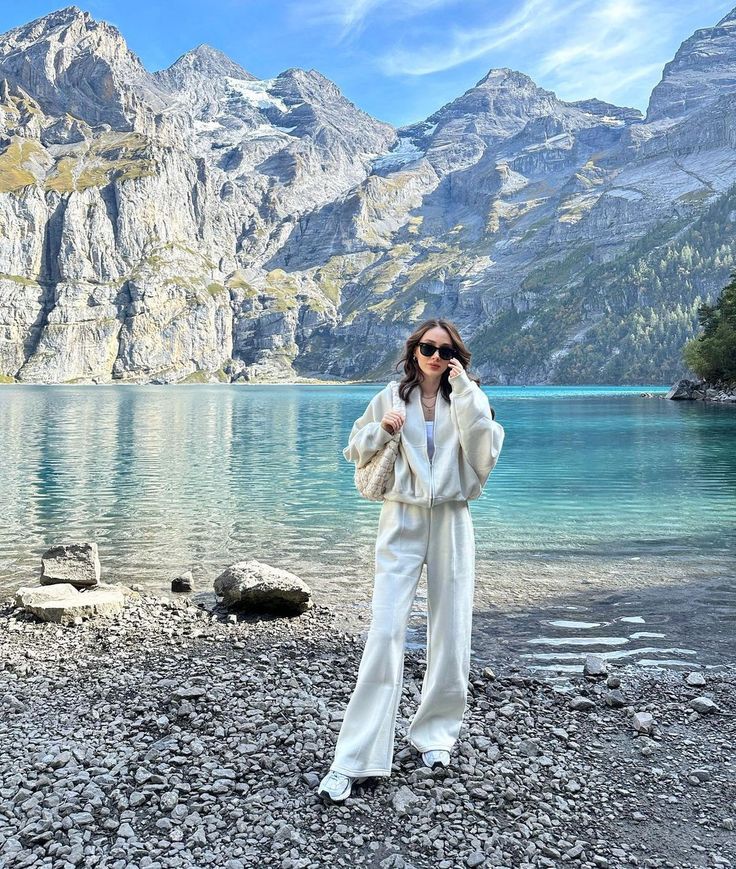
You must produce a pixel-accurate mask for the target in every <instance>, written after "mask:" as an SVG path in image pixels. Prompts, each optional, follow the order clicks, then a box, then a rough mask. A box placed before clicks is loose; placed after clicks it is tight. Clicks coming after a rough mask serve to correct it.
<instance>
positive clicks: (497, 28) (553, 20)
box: [379, 0, 589, 75]
mask: <svg viewBox="0 0 736 869" xmlns="http://www.w3.org/2000/svg"><path fill="white" fill-rule="evenodd" d="M588 2H589V0H573V2H568V3H560V2H556V0H524V2H523V3H522V5H521V7H520V8H519V10H518V11H516V12H514V13H512V14H511V15H509V16H508V17H507V18H506V19H504V20H503V21H501V22H500V23H499V24H491V25H487V26H485V27H473V28H458V27H455V28H452V29H451V31H450V33H449V34H442V37H443V38H442V40H441V41H438V43H437V44H436V45H426V43H425V44H423V45H422V46H420V47H419V48H406V47H397V48H394V49H392V50H390V51H388V52H386V53H385V54H384V55H383V56H382V57H381V58H380V60H379V63H380V66H381V68H382V70H383V71H384V72H385V73H387V74H389V75H428V74H430V73H435V72H442V71H443V70H446V69H451V68H452V67H455V66H460V65H461V64H463V63H467V62H468V61H470V60H475V59H477V58H479V57H483V56H484V55H487V54H490V53H491V52H492V51H493V50H494V49H498V48H502V47H505V46H510V45H513V44H515V43H521V42H523V41H525V40H527V39H529V37H530V36H532V35H533V34H535V33H536V34H543V33H545V32H546V33H548V32H549V28H550V27H552V26H553V25H556V24H558V23H559V22H560V21H562V20H564V19H566V18H569V17H570V16H572V15H574V14H575V12H576V11H577V10H578V9H579V8H580V7H582V6H584V5H586V3H588Z"/></svg>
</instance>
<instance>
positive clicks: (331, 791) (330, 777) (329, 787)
mask: <svg viewBox="0 0 736 869" xmlns="http://www.w3.org/2000/svg"><path fill="white" fill-rule="evenodd" d="M367 778H368V776H362V777H355V776H350V775H343V773H341V772H337V771H336V770H333V769H331V770H330V771H329V772H328V773H327V775H326V776H325V777H324V778H323V779H322V781H321V782H320V783H319V787H318V788H317V793H318V794H319V795H320V796H321V797H326V798H327V799H328V800H331V801H332V802H333V803H341V802H342V801H343V800H346V799H347V798H348V797H349V796H350V791H351V790H352V788H353V785H354V784H360V783H361V782H364V781H365V780H366V779H367Z"/></svg>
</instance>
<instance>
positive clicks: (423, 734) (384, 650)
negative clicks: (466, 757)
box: [330, 501, 475, 776]
mask: <svg viewBox="0 0 736 869" xmlns="http://www.w3.org/2000/svg"><path fill="white" fill-rule="evenodd" d="M425 562H426V564H427V668H426V672H425V676H424V681H423V683H422V692H421V702H420V704H419V707H418V709H417V711H416V714H415V715H414V718H413V720H412V722H411V724H410V726H409V729H408V733H407V736H408V738H409V741H410V742H411V743H412V745H413V746H414V747H415V748H416V749H417V750H418V751H430V750H433V749H445V750H447V751H450V750H451V749H452V747H453V745H454V744H455V741H456V740H457V738H458V734H459V732H460V726H461V724H462V720H463V715H464V713H465V707H466V701H467V691H468V673H469V670H470V636H471V628H472V615H473V593H474V585H475V538H474V533H473V523H472V520H471V517H470V509H469V507H468V502H467V501H447V502H443V503H440V504H435V505H434V506H432V507H420V506H418V505H416V504H405V503H403V502H401V501H384V502H383V505H382V507H381V515H380V518H379V522H378V535H377V538H376V575H375V585H374V589H373V601H372V613H373V614H372V622H371V626H370V630H369V632H368V636H367V639H366V644H365V648H364V650H363V656H362V658H361V661H360V666H359V668H358V678H357V683H356V686H355V690H354V691H353V694H352V695H351V697H350V700H349V702H348V705H347V707H346V709H345V717H344V720H343V723H342V726H341V728H340V733H339V735H338V738H337V744H336V746H335V757H334V761H333V763H332V764H331V766H330V769H333V770H336V771H337V772H341V773H344V774H345V775H350V776H361V775H363V776H368V775H370V776H390V775H391V763H392V759H393V748H394V734H395V729H396V716H397V713H398V707H399V700H400V698H401V689H402V685H403V677H404V650H405V644H406V628H407V625H408V622H409V617H410V615H411V609H412V604H413V602H414V598H415V595H416V590H417V585H418V583H419V578H420V575H421V572H422V567H423V565H424V564H425Z"/></svg>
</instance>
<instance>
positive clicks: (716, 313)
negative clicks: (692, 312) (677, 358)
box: [682, 272, 736, 383]
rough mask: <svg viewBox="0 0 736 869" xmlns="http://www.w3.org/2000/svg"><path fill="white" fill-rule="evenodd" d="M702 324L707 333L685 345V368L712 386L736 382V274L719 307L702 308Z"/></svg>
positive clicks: (702, 305)
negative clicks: (713, 384)
mask: <svg viewBox="0 0 736 869" xmlns="http://www.w3.org/2000/svg"><path fill="white" fill-rule="evenodd" d="M698 322H699V323H700V326H701V327H702V329H703V333H702V335H698V336H697V337H695V338H693V339H691V340H690V341H688V342H687V344H685V347H684V349H683V353H682V355H683V359H684V360H685V364H686V365H687V366H688V368H691V369H692V370H693V371H694V372H695V373H696V374H697V375H698V377H702V378H703V379H704V380H707V381H709V382H711V383H715V382H717V381H720V380H723V381H725V382H726V383H734V382H736V272H733V273H732V274H731V280H730V282H729V283H728V284H727V286H726V287H724V289H723V292H722V293H721V295H720V296H719V298H718V301H717V302H716V303H715V305H708V304H705V303H704V304H701V305H700V306H699V307H698Z"/></svg>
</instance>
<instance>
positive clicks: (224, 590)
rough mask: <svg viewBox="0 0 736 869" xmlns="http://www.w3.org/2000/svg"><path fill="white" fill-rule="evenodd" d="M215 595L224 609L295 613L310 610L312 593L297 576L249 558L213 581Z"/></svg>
mask: <svg viewBox="0 0 736 869" xmlns="http://www.w3.org/2000/svg"><path fill="white" fill-rule="evenodd" d="M215 594H216V595H217V596H218V597H221V598H222V600H223V603H225V604H226V605H227V606H232V607H237V608H242V609H248V610H253V611H269V612H275V613H284V614H298V613H302V612H304V611H305V610H308V609H311V607H312V606H313V605H314V604H313V602H312V591H311V589H310V588H309V586H308V585H307V584H306V583H305V582H304V581H303V580H301V579H299V577H298V576H296V575H295V574H293V573H290V572H289V571H288V570H281V569H280V568H278V567H272V566H271V565H270V564H264V563H263V562H262V561H256V560H255V559H251V560H249V561H239V562H237V564H232V565H230V567H228V568H227V570H225V571H223V572H222V573H221V574H220V575H219V576H218V577H217V579H216V580H215Z"/></svg>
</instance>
